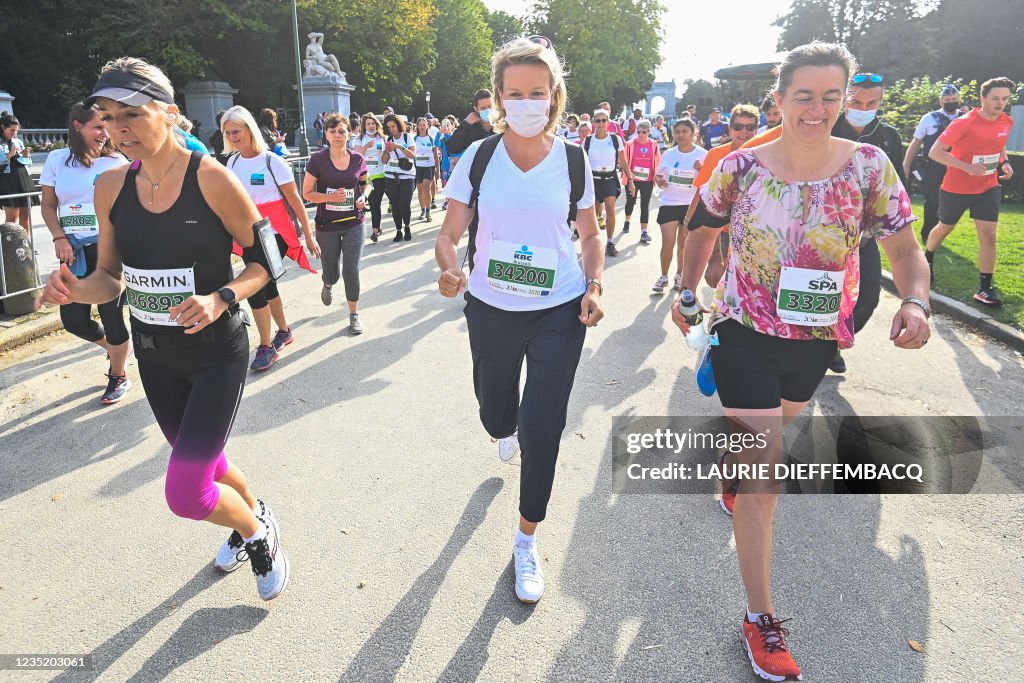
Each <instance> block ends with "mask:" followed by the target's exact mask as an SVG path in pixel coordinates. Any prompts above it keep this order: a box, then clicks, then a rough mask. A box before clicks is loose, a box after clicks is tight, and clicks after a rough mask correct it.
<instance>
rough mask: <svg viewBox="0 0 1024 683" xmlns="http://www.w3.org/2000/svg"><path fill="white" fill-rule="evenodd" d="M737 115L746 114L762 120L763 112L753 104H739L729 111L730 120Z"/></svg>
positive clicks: (756, 119)
mask: <svg viewBox="0 0 1024 683" xmlns="http://www.w3.org/2000/svg"><path fill="white" fill-rule="evenodd" d="M737 116H745V117H748V118H751V119H754V120H755V121H760V120H761V112H759V111H758V110H757V107H755V106H754V105H752V104H737V105H736V106H735V107H733V108H732V111H731V112H729V120H730V121H732V120H733V119H734V118H736V117H737Z"/></svg>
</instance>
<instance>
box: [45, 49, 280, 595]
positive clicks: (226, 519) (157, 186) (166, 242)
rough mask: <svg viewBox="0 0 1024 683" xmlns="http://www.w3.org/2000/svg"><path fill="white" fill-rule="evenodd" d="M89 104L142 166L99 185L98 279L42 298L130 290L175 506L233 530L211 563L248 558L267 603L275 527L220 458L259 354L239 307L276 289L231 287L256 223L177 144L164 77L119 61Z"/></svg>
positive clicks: (221, 181) (275, 576)
mask: <svg viewBox="0 0 1024 683" xmlns="http://www.w3.org/2000/svg"><path fill="white" fill-rule="evenodd" d="M93 102H95V103H96V106H97V108H98V109H99V110H100V114H101V117H102V118H103V120H104V121H105V122H106V125H107V128H108V130H109V131H110V135H111V139H112V140H113V142H114V144H115V145H116V146H117V147H119V148H120V149H121V150H122V151H123V152H124V153H125V154H126V155H127V156H128V157H130V158H133V159H135V161H134V162H133V163H132V164H131V166H129V167H127V168H126V167H121V168H119V169H113V170H111V171H109V172H107V173H104V174H103V175H102V176H100V178H99V180H98V181H97V182H96V196H95V206H96V214H97V217H98V219H99V225H100V238H99V257H98V264H97V267H96V271H95V272H94V273H93V274H91V275H90V276H88V277H86V278H83V279H81V280H79V279H77V278H75V277H74V276H73V275H72V274H71V273H70V271H69V270H68V269H67V267H66V266H62V267H61V269H60V270H58V271H55V272H54V273H53V274H52V275H51V276H50V279H49V281H48V283H47V286H46V289H45V290H44V293H43V296H42V300H43V301H47V302H52V303H58V304H66V303H69V302H72V301H75V302H79V303H98V302H101V301H109V300H110V299H112V298H114V297H115V296H117V295H118V294H120V292H121V280H122V278H123V279H124V284H125V288H126V290H127V291H126V294H127V297H126V299H127V303H128V306H129V309H130V312H131V328H132V338H133V340H134V343H135V353H136V357H137V359H138V364H139V375H140V377H141V379H142V384H143V387H144V388H145V390H146V398H147V399H148V400H149V404H150V407H152V409H153V414H154V416H156V420H157V423H158V424H159V425H160V429H161V430H162V431H163V433H164V436H165V437H166V438H167V441H168V442H169V443H170V444H171V458H170V463H169V465H168V468H167V479H166V484H165V493H166V498H167V504H168V506H169V507H170V509H171V511H172V512H174V513H175V514H176V515H178V516H179V517H185V518H189V519H196V520H206V521H209V522H213V523H214V524H218V525H220V526H226V527H228V528H230V529H232V533H231V536H230V537H229V538H228V540H227V541H226V542H225V543H224V545H223V546H222V547H221V549H220V551H219V552H218V554H217V557H216V559H215V560H214V564H215V565H216V566H217V567H218V568H219V569H221V570H222V571H233V570H234V569H237V568H238V567H240V566H241V565H242V564H243V563H244V562H245V561H246V560H248V559H251V560H252V569H253V573H254V574H255V575H256V585H257V588H258V590H259V594H260V597H261V598H263V599H264V600H270V599H272V598H274V597H277V596H278V595H279V594H280V593H281V591H282V590H284V588H285V586H286V585H287V582H288V570H289V567H288V559H287V558H286V557H285V554H284V551H283V550H282V549H281V548H280V544H279V530H278V525H277V522H276V520H275V519H274V516H273V514H272V513H271V512H270V509H269V507H267V506H266V505H265V504H264V503H263V502H262V501H260V500H258V499H257V498H256V497H255V496H254V495H253V494H252V492H251V491H250V490H249V486H248V483H247V482H246V478H245V475H243V474H242V472H241V471H240V470H239V469H238V468H237V467H236V466H235V465H234V464H232V463H231V462H229V461H228V459H227V457H226V456H225V454H224V446H225V444H226V442H227V438H228V434H229V433H230V431H231V426H232V424H233V423H234V420H235V414H236V412H237V411H238V405H239V402H240V401H241V398H242V389H243V387H244V384H245V375H246V370H247V365H248V356H249V338H248V333H247V332H246V329H245V327H244V325H243V323H242V317H241V315H240V313H239V308H238V302H239V301H241V300H243V299H245V298H247V297H249V296H250V295H252V294H253V293H255V292H257V291H259V290H260V289H261V288H262V287H263V285H264V284H266V282H267V272H266V270H265V269H264V268H263V267H262V266H261V265H259V264H258V263H249V264H248V265H247V266H246V267H245V269H244V270H243V271H242V273H241V274H240V275H239V276H238V277H237V278H235V277H233V271H232V267H231V245H232V240H234V241H237V242H238V243H239V244H240V245H241V246H242V247H251V246H252V244H253V229H252V226H253V224H254V223H255V222H257V221H258V220H260V215H259V213H258V212H257V211H256V207H255V205H253V203H252V201H251V200H250V199H249V197H248V195H246V193H245V191H244V190H243V189H242V186H241V184H240V183H239V182H238V181H237V179H235V177H234V176H233V175H232V174H231V173H230V172H229V171H227V170H226V169H225V168H224V167H223V166H221V165H220V164H218V163H216V161H214V160H213V159H212V158H207V157H206V156H204V155H201V154H192V153H190V152H188V151H187V150H185V149H183V148H182V147H181V146H180V145H179V144H178V143H177V140H176V139H175V136H174V134H173V126H174V122H175V121H176V120H177V116H179V115H180V114H179V113H178V108H177V107H176V106H175V105H174V93H173V90H172V87H171V84H170V82H169V81H168V80H167V77H166V76H164V74H163V73H162V72H160V70H159V69H157V68H156V67H154V66H152V65H150V64H148V63H146V62H144V61H143V60H140V59H134V58H130V57H124V58H121V59H117V60H114V61H113V62H110V63H109V64H107V66H105V67H104V68H103V72H102V73H101V75H100V78H99V81H98V82H97V84H96V87H95V89H94V93H93V96H92V97H90V98H89V100H88V101H87V104H91V103H93Z"/></svg>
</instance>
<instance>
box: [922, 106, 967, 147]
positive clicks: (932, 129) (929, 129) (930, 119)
mask: <svg viewBox="0 0 1024 683" xmlns="http://www.w3.org/2000/svg"><path fill="white" fill-rule="evenodd" d="M933 113H934V112H928V113H927V114H925V115H924V116H922V117H921V122H920V123H918V124H917V130H915V131H914V137H915V138H917V139H918V140H924V139H925V138H926V137H928V136H929V135H934V134H935V133H936V131H938V130H939V124H938V123H936V121H935V117H934V116H932V114H933ZM939 113H940V114H942V115H943V116H945V117H946V118H947V119H949V120H950V121H952V120H954V119H956V118H959V116H960V112H959V111H956V112H953V113H952V114H947V113H946V112H944V111H942V110H939Z"/></svg>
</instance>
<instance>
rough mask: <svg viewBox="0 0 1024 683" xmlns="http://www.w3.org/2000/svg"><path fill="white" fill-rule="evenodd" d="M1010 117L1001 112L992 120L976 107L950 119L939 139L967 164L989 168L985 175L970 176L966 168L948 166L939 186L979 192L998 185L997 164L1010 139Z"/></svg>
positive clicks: (966, 192) (952, 189)
mask: <svg viewBox="0 0 1024 683" xmlns="http://www.w3.org/2000/svg"><path fill="white" fill-rule="evenodd" d="M1011 128H1013V119H1011V118H1010V117H1009V116H1007V115H1006V114H1004V113H1002V112H1000V114H999V116H998V118H996V120H995V121H989V120H988V119H986V118H984V117H982V116H981V110H980V109H977V108H975V109H974V110H973V111H971V112H970V113H968V114H967V115H966V116H961V117H960V118H958V119H955V120H954V121H951V122H950V124H949V127H947V128H946V130H945V131H944V132H943V133H942V135H940V136H939V140H938V141H939V142H941V143H942V144H944V145H951V146H952V149H951V150H950V153H951V154H952V155H953V156H954V157H956V158H957V159H959V160H960V161H963V162H964V163H967V164H978V163H981V164H986V165H987V166H988V167H989V168H990V169H991V171H990V172H989V173H987V174H985V175H979V176H973V175H971V174H970V173H967V172H966V171H961V170H960V169H959V168H953V167H952V166H950V167H949V168H948V170H947V171H946V179H945V180H943V181H942V189H943V190H945V191H946V192H955V193H956V194H981V193H982V192H985V191H987V190H990V189H992V188H993V187H996V186H998V185H999V172H998V169H997V165H998V163H999V158H1000V157H1001V156H1002V154H1003V150H1004V149H1006V142H1007V141H1008V140H1009V139H1010V129H1011Z"/></svg>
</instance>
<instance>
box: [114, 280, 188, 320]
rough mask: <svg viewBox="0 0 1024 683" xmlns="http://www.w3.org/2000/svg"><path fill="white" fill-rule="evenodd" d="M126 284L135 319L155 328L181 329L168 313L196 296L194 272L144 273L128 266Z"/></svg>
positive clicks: (129, 304) (129, 306) (130, 306)
mask: <svg viewBox="0 0 1024 683" xmlns="http://www.w3.org/2000/svg"><path fill="white" fill-rule="evenodd" d="M124 283H125V294H126V295H127V299H128V308H129V309H130V310H131V314H132V317H133V318H135V319H136V320H140V321H142V322H144V323H149V324H151V325H167V326H169V327H177V326H178V323H176V322H175V321H174V320H173V319H172V318H171V315H170V313H168V312H167V311H168V309H169V308H171V307H172V306H177V305H178V304H180V303H182V302H183V301H185V299H188V298H189V297H190V296H194V295H195V293H196V278H195V274H194V273H193V271H192V269H191V268H175V269H171V270H142V269H139V268H130V267H128V266H124Z"/></svg>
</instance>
